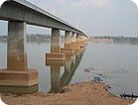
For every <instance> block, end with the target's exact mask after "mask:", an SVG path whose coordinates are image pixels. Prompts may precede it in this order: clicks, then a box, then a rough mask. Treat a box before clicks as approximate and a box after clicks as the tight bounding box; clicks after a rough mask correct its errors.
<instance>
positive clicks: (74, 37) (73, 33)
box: [71, 32, 76, 43]
mask: <svg viewBox="0 0 138 105" xmlns="http://www.w3.org/2000/svg"><path fill="white" fill-rule="evenodd" d="M71 39H72V43H74V42H76V33H75V32H72V37H71Z"/></svg>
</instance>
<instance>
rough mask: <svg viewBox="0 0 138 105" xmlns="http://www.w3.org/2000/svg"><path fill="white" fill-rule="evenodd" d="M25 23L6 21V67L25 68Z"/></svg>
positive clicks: (26, 67)
mask: <svg viewBox="0 0 138 105" xmlns="http://www.w3.org/2000/svg"><path fill="white" fill-rule="evenodd" d="M26 44H27V40H26V23H25V22H9V23H8V46H7V52H8V53H7V69H8V70H18V71H20V70H27V69H28V66H27V52H26Z"/></svg>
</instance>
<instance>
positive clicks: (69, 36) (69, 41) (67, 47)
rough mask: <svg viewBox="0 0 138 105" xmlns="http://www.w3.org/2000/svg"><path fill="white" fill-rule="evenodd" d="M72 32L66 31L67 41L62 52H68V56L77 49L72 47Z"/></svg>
mask: <svg viewBox="0 0 138 105" xmlns="http://www.w3.org/2000/svg"><path fill="white" fill-rule="evenodd" d="M72 36H73V35H72V34H71V32H70V31H65V42H64V48H62V52H63V53H65V54H66V56H69V55H73V54H74V53H75V51H74V50H73V49H72V48H71V44H72Z"/></svg>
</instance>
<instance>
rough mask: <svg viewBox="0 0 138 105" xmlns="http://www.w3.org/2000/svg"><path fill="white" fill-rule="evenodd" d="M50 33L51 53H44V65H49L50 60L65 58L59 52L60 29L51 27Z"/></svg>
mask: <svg viewBox="0 0 138 105" xmlns="http://www.w3.org/2000/svg"><path fill="white" fill-rule="evenodd" d="M51 34H52V35H51V53H48V54H46V65H49V64H48V62H50V61H61V62H62V61H64V60H65V54H64V53H62V52H61V47H60V30H59V29H55V28H53V29H52V32H51Z"/></svg>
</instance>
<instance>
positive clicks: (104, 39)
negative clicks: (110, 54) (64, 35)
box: [88, 36, 138, 44]
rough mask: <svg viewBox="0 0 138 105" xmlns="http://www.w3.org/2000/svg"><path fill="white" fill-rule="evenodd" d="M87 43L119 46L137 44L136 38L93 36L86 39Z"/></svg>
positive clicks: (137, 38) (137, 39)
mask: <svg viewBox="0 0 138 105" xmlns="http://www.w3.org/2000/svg"><path fill="white" fill-rule="evenodd" d="M88 41H89V42H94V43H101V42H105V43H120V44H126V43H128V44H138V37H124V36H116V37H113V36H94V37H89V38H88Z"/></svg>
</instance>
